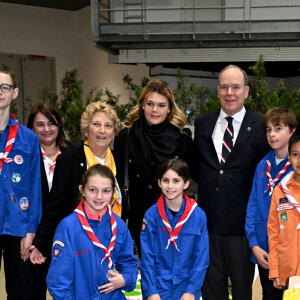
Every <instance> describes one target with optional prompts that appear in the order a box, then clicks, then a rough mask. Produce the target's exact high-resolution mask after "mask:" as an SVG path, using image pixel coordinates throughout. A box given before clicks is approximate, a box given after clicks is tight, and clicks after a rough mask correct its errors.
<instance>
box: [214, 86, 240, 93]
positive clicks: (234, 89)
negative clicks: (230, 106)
mask: <svg viewBox="0 0 300 300" xmlns="http://www.w3.org/2000/svg"><path fill="white" fill-rule="evenodd" d="M229 88H230V89H231V91H232V92H234V93H237V92H240V91H241V90H242V89H243V87H241V86H239V85H234V86H227V85H220V86H219V90H220V92H222V93H226V92H228V90H229Z"/></svg>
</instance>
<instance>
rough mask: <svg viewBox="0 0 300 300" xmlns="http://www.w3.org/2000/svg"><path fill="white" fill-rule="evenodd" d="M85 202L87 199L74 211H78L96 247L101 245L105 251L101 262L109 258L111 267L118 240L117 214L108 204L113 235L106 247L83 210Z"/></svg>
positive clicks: (82, 224)
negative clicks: (113, 251)
mask: <svg viewBox="0 0 300 300" xmlns="http://www.w3.org/2000/svg"><path fill="white" fill-rule="evenodd" d="M84 203H85V201H84V200H82V201H81V202H80V203H79V205H78V206H77V208H76V209H75V210H74V211H75V212H76V213H77V216H78V219H79V222H80V224H81V226H82V228H83V229H84V230H85V232H86V233H87V235H88V237H89V238H90V240H91V241H92V243H93V244H94V245H95V246H96V247H99V248H100V249H101V250H102V251H104V253H105V255H104V257H103V258H102V260H101V264H102V263H103V261H104V260H105V258H107V260H108V261H107V262H108V267H109V269H110V268H111V267H112V260H111V252H112V250H113V249H114V246H115V242H116V235H117V222H116V219H115V216H114V214H113V213H112V212H111V208H110V206H109V205H108V213H109V215H110V225H111V231H112V236H111V240H110V243H109V246H108V248H106V247H105V246H104V245H102V244H101V242H100V241H99V239H98V238H97V236H96V235H95V233H94V231H93V229H92V228H91V226H90V224H89V222H88V220H87V219H86V216H85V213H84V210H83V204H84Z"/></svg>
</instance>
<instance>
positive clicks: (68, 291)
mask: <svg viewBox="0 0 300 300" xmlns="http://www.w3.org/2000/svg"><path fill="white" fill-rule="evenodd" d="M115 218H116V222H117V234H116V243H115V247H114V249H113V251H112V253H111V259H112V262H113V265H114V264H116V265H115V266H116V269H117V271H119V273H121V274H122V276H123V278H124V279H125V286H124V287H123V288H122V289H123V290H125V291H127V292H129V291H132V290H133V289H134V288H135V286H136V280H137V273H138V269H137V259H136V258H135V257H134V255H133V243H132V239H131V236H130V233H129V231H128V229H127V227H126V224H125V223H124V222H123V221H122V219H121V218H119V217H118V216H117V215H115ZM87 220H88V222H89V224H90V226H91V228H92V229H93V231H94V233H95V235H96V236H97V237H98V239H99V240H100V242H101V243H102V244H103V245H104V246H105V247H106V248H107V247H108V245H109V243H110V240H111V236H112V231H111V224H110V215H109V213H108V212H106V213H105V214H104V216H103V218H102V220H101V222H100V223H99V221H98V220H91V219H88V218H87ZM104 255H105V253H104V251H103V250H101V249H100V248H99V247H97V246H95V245H93V244H92V242H91V240H90V238H89V237H88V235H87V233H86V231H85V230H84V229H83V228H82V226H81V224H80V222H79V220H78V216H77V213H76V212H73V213H72V214H71V215H69V216H68V217H66V218H65V219H63V220H62V221H61V223H60V224H59V225H58V227H57V229H56V232H55V235H54V242H53V247H52V258H51V259H52V260H51V265H50V269H49V272H48V276H47V286H48V290H49V292H50V294H51V296H52V297H53V300H74V299H76V300H86V299H89V300H100V299H109V300H121V299H126V297H125V296H124V294H123V293H122V291H121V290H120V289H118V290H114V291H112V292H110V293H108V294H106V295H105V294H104V293H102V294H100V292H99V290H98V287H99V286H101V285H104V284H106V283H108V282H109V281H108V279H107V277H106V275H107V271H108V263H107V258H106V259H105V260H104V261H103V263H102V264H101V260H102V258H103V257H104Z"/></svg>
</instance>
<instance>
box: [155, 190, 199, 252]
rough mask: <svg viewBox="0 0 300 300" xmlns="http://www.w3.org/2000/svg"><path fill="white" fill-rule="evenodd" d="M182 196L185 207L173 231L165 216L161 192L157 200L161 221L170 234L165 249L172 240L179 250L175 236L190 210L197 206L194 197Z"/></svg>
mask: <svg viewBox="0 0 300 300" xmlns="http://www.w3.org/2000/svg"><path fill="white" fill-rule="evenodd" d="M184 198H185V209H184V212H183V214H182V216H181V217H180V219H179V220H178V222H177V224H176V226H175V228H174V231H172V228H171V225H170V223H169V221H168V218H167V216H166V210H165V202H164V195H163V194H162V195H161V196H160V197H159V199H158V201H157V209H158V213H159V215H160V216H161V218H162V221H163V223H164V224H165V226H166V228H167V230H168V232H169V234H170V237H169V239H168V244H167V247H166V249H168V247H169V245H170V242H172V243H173V244H174V246H175V248H176V250H177V251H179V249H178V248H177V245H176V240H177V237H178V235H179V233H180V230H181V228H182V226H183V225H184V223H185V222H186V221H187V220H188V218H189V217H190V215H191V214H192V212H193V211H194V209H195V208H196V206H197V202H196V201H195V200H194V199H191V198H189V197H187V196H186V195H184Z"/></svg>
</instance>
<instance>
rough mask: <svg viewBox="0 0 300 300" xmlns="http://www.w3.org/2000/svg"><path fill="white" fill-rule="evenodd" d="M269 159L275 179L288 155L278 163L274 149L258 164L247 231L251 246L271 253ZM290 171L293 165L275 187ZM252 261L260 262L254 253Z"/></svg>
mask: <svg viewBox="0 0 300 300" xmlns="http://www.w3.org/2000/svg"><path fill="white" fill-rule="evenodd" d="M267 160H269V161H270V163H271V169H270V173H271V176H272V179H273V180H274V179H275V178H276V176H277V174H278V173H279V172H280V171H281V170H282V168H283V167H284V166H285V164H286V162H287V160H288V157H287V156H286V157H285V159H284V160H283V161H282V162H281V163H280V164H278V165H276V161H275V152H274V150H271V151H270V152H269V153H268V154H267V155H266V156H265V157H264V158H263V159H262V160H261V161H260V162H259V164H258V165H257V167H256V170H255V175H254V179H253V184H252V190H251V194H250V198H249V202H248V206H247V215H246V224H245V231H246V236H247V239H248V241H249V247H250V248H251V247H253V246H259V247H260V248H262V249H264V250H265V251H266V252H267V253H269V245H268V233H267V222H268V217H269V210H270V205H271V198H272V195H271V196H269V191H270V190H268V191H266V189H267V188H268V183H269V179H268V177H267V175H266V165H267V162H266V161H267ZM290 171H292V167H291V166H289V168H288V169H287V170H286V171H285V173H284V174H283V175H282V176H281V177H280V179H279V180H278V181H276V182H275V184H274V188H275V186H277V185H278V183H279V182H280V181H281V180H282V179H283V178H284V176H286V175H287V174H288V173H289V172H290ZM273 190H274V189H273ZM251 261H252V262H253V263H255V264H257V263H258V262H257V260H256V258H255V257H254V255H253V253H252V257H251Z"/></svg>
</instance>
